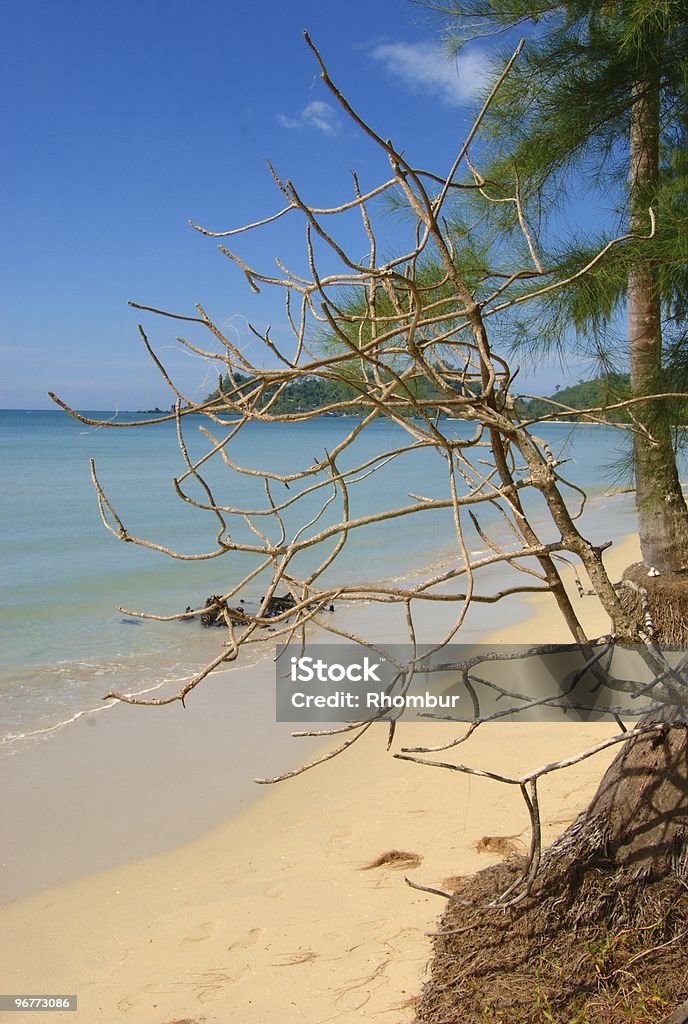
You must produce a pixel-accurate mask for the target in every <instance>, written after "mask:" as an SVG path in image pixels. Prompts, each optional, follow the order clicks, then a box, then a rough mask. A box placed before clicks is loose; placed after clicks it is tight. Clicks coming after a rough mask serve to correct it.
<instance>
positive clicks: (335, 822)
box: [0, 538, 637, 1024]
mask: <svg viewBox="0 0 688 1024" xmlns="http://www.w3.org/2000/svg"><path fill="white" fill-rule="evenodd" d="M605 560H606V562H607V564H608V565H610V566H612V567H613V568H612V569H611V572H612V576H613V578H616V576H617V575H618V572H619V571H620V569H621V568H622V567H623V566H625V565H626V564H628V563H629V562H632V561H634V560H637V540H636V539H634V538H626V539H624V540H623V541H622V542H621V543H620V544H618V545H617V544H615V545H614V548H613V549H612V550H611V552H608V553H607V557H606V559H605ZM566 574H567V577H568V581H569V583H571V573H570V570H568V569H567V571H566ZM572 590H573V592H574V595H575V588H573V587H572ZM575 602H576V604H575V607H576V609H577V611H579V612H580V613H581V617H582V618H583V619H584V620H586V625H588V628H591V629H592V631H593V632H595V631H597V632H599V633H602V632H605V630H606V628H607V626H606V624H605V622H604V621H603V620H601V618H600V614H599V607H596V605H597V602H596V599H594V598H582V599H578V598H577V596H575ZM519 605H520V606H521V607H523V606H524V605H525V607H526V608H527V610H528V613H529V617H527V618H526V619H525V620H522V619H520V618H519V621H518V623H516V624H513V623H509V624H508V625H507V624H506V623H505V624H504V626H503V627H501V628H499V630H498V633H497V634H496V635H493V636H492V637H491V638H484V639H485V640H487V639H490V640H491V642H493V643H494V642H504V643H508V642H513V641H514V640H515V639H518V640H520V641H523V639H524V636H525V637H527V640H528V642H538V641H542V640H556V639H559V638H560V636H561V637H563V631H562V628H561V625H560V624H559V622H558V617H557V613H556V608H555V607H554V601H553V599H552V598H551V597H550V596H549V595H546V596H542V595H536V596H534V597H529V598H527V599H526V600H525V601H522V602H519ZM596 626H597V628H595V627H596ZM557 634H559V635H557ZM218 690H219V698H220V699H222V698H224V705H225V710H226V711H227V713H229V712H230V711H234V710H235V709H234V708H231V709H229V708H227V707H226V705H227V704H228V703H229V702H228V701H227V699H226V695H224V694H223V693H222V687H221V684H218ZM199 696H200V693H199ZM216 696H218V695H217V694H216ZM253 696H255V695H254V694H253ZM270 699H271V697H270ZM204 701H205V702H207V706H206V713H207V714H208V715H209V716H210V718H211V719H212V718H213V716H215V717H217V708H218V704H217V702H216V701H215V702H214V701H213V700H212V699H211V697H210V696H208V697H207V698H205V699H204ZM199 703H200V701H199ZM127 710H128V711H130V712H133V713H134V717H132V718H131V721H130V723H128V724H127V730H126V732H127V734H128V732H129V728H130V726H131V728H132V729H137V728H138V729H140V730H141V731H142V738H143V740H144V747H145V730H146V729H147V728H148V727H149V725H150V721H149V717H148V716H149V715H152V714H160V712H161V710H165V709H155V710H153V709H145V708H144V709H142V708H135V709H127ZM107 717H108V718H113V717H114V716H107ZM175 717H176V721H175V722H173V718H175ZM185 719H186V721H185ZM169 721H170V722H172V723H173V725H174V727H173V728H172V727H170V729H169V731H168V732H167V733H166V735H167V742H170V743H173V742H177V743H180V744H182V743H183V738H184V737H185V736H187V737H188V732H186V730H187V727H188V725H189V721H188V718H187V716H186V715H185V716H184V717H183V718H180V717H178V716H172V717H170V718H169ZM137 723H139V724H138V725H137ZM225 723H226V720H224V721H222V720H221V721H219V722H216V727H217V729H218V733H219V734H221V732H222V729H223V728H225V727H226V726H225ZM166 728H167V727H166ZM285 728H289V727H285ZM605 730H606V732H605ZM86 731H87V732H90V733H91V734H93V733H97V732H98V731H99V730H95V729H90V730H86ZM440 731H443V732H444V734H445V735H447V736H449V735H454V734H455V732H456V726H450V725H447V724H446V723H432V724H430V725H425V724H418V725H416V724H408V725H401V726H400V727H399V729H398V733H399V736H398V737H397V739H396V740H395V746H394V749H395V750H398V749H399V747H400V746H401V745H406V744H414V743H417V742H419V741H420V742H430V743H434V742H439V741H440V736H441V732H440ZM610 731H612V732H613V731H615V730H614V728H613V727H610V726H609V725H607V724H604V723H597V724H593V725H583V726H575V727H567V726H563V725H562V726H561V727H556V728H553V727H552V726H551V725H548V724H546V723H536V724H526V723H522V724H518V725H516V724H509V725H496V724H493V725H492V726H490V727H489V729H486V730H485V731H484V732H480V733H479V734H476V736H475V737H474V739H472V740H471V743H470V744H469V745H468V746H467V747H466V748H464V749H465V756H466V757H470V758H471V759H473V760H471V761H470V762H469V763H474V764H476V766H478V765H480V764H482V765H485V764H487V763H489V764H490V766H494V767H497V768H498V770H499V769H500V768H501V769H502V770H504V771H517V770H522V769H523V767H524V766H527V765H528V764H531V763H535V764H539V763H542V762H543V761H545V760H552V759H555V758H559V757H561V756H563V754H564V753H566V751H567V750H568V747H569V746H570V747H571V752H573V751H574V750H577V749H579V748H581V745H586V744H587V742H589V741H590V740H592V739H593V738H595V739H596V738H599V737H600V736H601V735H606V734H609V732H610ZM385 739H386V731H385V729H384V726H382V725H381V726H376V727H374V728H372V729H371V730H369V732H368V734H367V735H366V737H365V738H364V739H363V740H361V741H360V742H359V743H357V744H356V745H355V747H354V749H353V750H351V751H348V752H347V753H346V754H344V755H343V756H342V757H338V758H335V759H333V760H331V761H329V762H328V763H326V764H324V765H322V766H320V767H319V768H316V769H314V770H313V771H310V772H307V773H305V774H303V775H300V776H298V777H297V778H295V779H292V780H289V781H287V782H284V783H282V784H280V785H278V786H276V787H272V788H270V789H269V790H268V791H267V792H264V793H262V794H261V795H260V798H259V799H257V800H252V801H250V803H249V801H248V800H246V801H245V802H244V803H243V804H242V805H241V806H239V807H238V808H236V809H235V810H234V811H233V812H230V813H231V815H232V816H230V817H229V818H227V817H226V816H225V820H224V822H223V824H221V825H219V826H217V827H214V828H212V830H211V831H206V833H205V834H204V835H202V836H201V838H199V839H194V840H193V841H191V842H184V843H183V844H182V845H177V846H174V847H173V848H171V849H168V850H167V851H166V852H162V853H157V854H155V855H153V856H149V857H145V858H144V859H131V860H130V862H129V863H126V864H119V865H118V866H115V867H111V868H109V869H108V870H105V871H101V872H100V873H98V874H91V875H88V876H84V875H83V873H82V875H81V876H79V875H77V876H76V877H75V878H74V880H73V881H71V882H69V883H67V884H63V885H60V886H53V887H50V888H49V889H47V890H46V891H44V892H38V893H35V894H34V895H32V896H28V897H26V898H22V899H18V900H16V901H15V902H13V903H10V904H7V905H6V906H4V907H1V908H0V917H1V918H2V922H3V924H4V926H5V928H4V934H5V935H6V937H7V938H6V942H7V948H6V949H5V950H4V951H3V960H4V963H5V969H6V987H7V988H8V989H9V990H12V991H16V992H21V991H26V992H31V991H33V992H35V991H37V986H38V987H40V988H41V990H42V991H45V992H48V991H52V992H67V991H69V992H70V993H71V992H76V993H77V995H78V996H79V1000H80V1001H79V1010H78V1011H77V1012H76V1014H75V1015H74V1018H71V1017H70V1020H71V1019H74V1020H75V1021H77V1022H78V1021H79V1020H80V1019H82V1020H83V1021H84V1022H85V1024H86V1022H88V1024H90V1022H91V1021H99V1020H102V1021H103V1022H109V1021H110V1020H113V1019H118V1018H119V1017H120V1016H123V1015H124V1016H125V1017H128V1019H130V1020H132V1021H135V1022H136V1024H139V1022H140V1024H172V1022H173V1021H177V1022H178V1021H180V1020H182V1019H183V1020H184V1021H189V1022H190V1024H201V1022H203V1024H213V1022H217V1024H220V1022H223V1024H224V1022H225V1021H226V1020H227V1019H230V1017H231V1018H233V1017H234V1016H235V1015H236V1016H237V1017H238V1019H241V1020H242V1024H259V1022H260V1024H263V1022H265V1024H272V1022H274V1024H278V1022H279V1024H291V1022H292V1021H293V1022H294V1024H296V1022H297V1021H299V1022H300V1021H308V1022H309V1024H311V1022H316V1021H317V1022H321V1024H325V1022H326V1021H328V1022H329V1021H336V1020H342V1021H346V1020H347V1019H349V1018H350V1016H351V1014H353V1013H356V1014H357V1016H367V1017H370V1018H374V1017H376V1016H379V1017H380V1020H382V1021H387V1020H389V1021H393V1022H394V1024H398V1022H405V1021H408V1020H410V1019H411V1016H412V1002H411V1001H412V1000H413V998H414V997H415V996H417V995H418V993H419V991H420V986H421V984H422V972H423V968H424V965H425V963H426V961H427V959H428V957H429V955H430V945H429V939H428V938H427V937H426V936H425V932H426V931H431V930H433V929H434V926H435V924H436V921H437V918H438V917H439V914H440V913H441V910H442V902H441V901H440V900H438V898H437V897H434V896H430V895H428V894H425V893H420V892H418V891H414V890H411V889H409V888H408V887H407V886H406V885H405V884H404V881H403V878H404V875H405V874H408V875H409V877H411V878H413V879H414V880H415V881H418V882H420V883H421V884H425V885H435V886H437V885H439V886H442V885H449V884H451V878H452V876H456V875H457V874H461V875H467V874H470V873H473V872H474V871H476V870H479V869H480V868H481V867H485V866H487V865H488V864H490V863H494V862H495V861H496V860H498V859H500V857H499V855H498V854H496V853H492V852H490V844H489V843H488V844H487V849H485V844H483V852H480V851H479V849H478V848H477V847H479V846H480V844H481V840H484V839H485V838H490V837H492V838H494V837H501V838H502V839H505V838H506V839H508V840H509V841H510V842H512V843H514V844H515V845H516V848H520V847H521V846H522V844H523V841H524V836H525V829H526V827H527V821H526V815H525V813H524V812H523V811H522V809H521V806H520V803H519V801H518V799H517V798H515V797H514V794H513V793H504V792H502V790H504V789H506V787H500V786H498V785H497V784H495V783H492V782H491V781H490V780H485V779H477V778H467V777H464V776H460V777H458V778H457V777H455V776H454V775H453V773H443V772H439V771H436V770H433V769H423V768H421V767H419V766H416V765H411V764H409V763H407V762H400V761H396V760H394V759H393V758H392V757H390V756H389V755H388V754H386V752H385V749H384V748H385ZM474 740H475V742H474ZM329 742H331V741H329ZM318 743H319V744H320V749H323V741H322V740H319V741H318ZM301 744H303V741H301ZM97 746H98V745H97V744H94V748H97ZM130 749H131V744H126V745H125V747H124V749H123V755H122V756H131V754H130ZM267 749H269V748H267V747H266V748H265V749H264V750H263V751H261V752H260V753H259V756H260V759H261V761H262V766H261V771H260V774H266V772H265V770H264V769H265V760H266V751H267ZM309 752H311V753H312V748H310V747H309V748H308V749H306V748H305V746H303V745H299V746H298V757H299V759H301V760H302V759H303V758H304V757H307V756H308V754H309ZM186 754H187V755H188V764H190V765H193V763H194V751H193V748H191V749H188V744H187V750H186ZM292 755H294V757H295V756H296V750H294V749H293V747H292V750H291V751H290V752H289V755H288V756H289V758H290V759H291V758H292ZM610 757H611V755H606V756H603V755H598V756H596V757H595V758H594V759H593V760H591V761H589V762H586V763H585V764H583V765H581V766H580V767H579V768H577V769H576V770H574V772H572V773H555V776H554V777H552V778H551V779H550V780H549V781H548V785H547V787H545V789H544V791H543V808H544V815H543V817H544V823H545V835H546V839H547V840H548V841H549V840H551V839H553V838H554V836H555V835H556V834H557V833H558V832H560V831H561V830H562V828H563V827H564V826H565V825H566V824H567V823H568V822H569V821H570V820H572V819H573V817H575V814H576V813H577V812H578V810H579V809H580V808H581V806H582V805H584V803H585V802H586V800H587V799H588V798H589V797H590V796H591V795H592V793H593V792H594V789H595V787H596V783H597V780H598V778H599V776H600V774H601V772H602V770H603V768H604V766H605V764H606V761H607V760H608V759H609V758H610ZM519 766H520V769H519ZM285 767H286V765H285ZM73 768H74V771H75V773H76V774H77V777H78V773H79V772H81V773H83V772H84V771H86V770H87V767H85V766H84V764H83V762H78V759H77V763H75V764H74V766H73ZM215 775H216V777H215V778H212V777H210V778H209V777H208V776H207V775H206V776H205V777H204V779H202V780H200V779H196V780H195V781H196V784H201V782H202V784H203V785H205V786H210V785H216V786H217V785H218V783H219V785H220V789H221V781H222V780H221V776H222V766H221V765H220V764H219V763H218V765H217V771H216V773H215ZM559 776H561V778H559ZM190 781H193V779H192V780H189V779H187V780H186V782H187V783H189V782H190ZM146 782H148V784H149V787H150V788H153V780H146V779H145V778H144V779H141V785H142V787H143V792H145V785H146ZM166 782H167V783H168V789H169V792H170V795H171V801H170V804H171V806H172V807H173V808H174V807H175V806H176V807H177V813H178V815H179V816H181V817H184V818H185V819H186V817H187V815H188V813H189V812H190V811H191V810H193V808H192V807H191V806H190V804H189V799H190V797H189V793H190V792H191V789H186V790H184V788H183V787H184V779H183V773H181V774H180V776H179V778H177V779H175V780H165V779H158V783H159V784H160V785H162V787H163V791H165V783H166ZM169 784H171V789H170V788H169ZM175 786H178V787H180V788H179V789H177V790H175ZM108 788H109V789H110V790H114V791H116V789H117V780H116V779H110V780H109V787H108ZM101 795H102V794H101ZM137 795H140V794H132V795H131V800H130V806H129V808H128V809H127V799H126V794H120V796H121V797H123V800H122V805H121V811H120V812H118V813H121V814H123V815H125V817H123V818H120V819H119V821H120V823H121V822H122V821H125V820H126V821H127V824H128V825H129V824H132V825H133V826H134V830H135V822H132V821H131V818H132V816H134V817H135V815H133V804H132V801H133V799H134V796H137ZM220 799H223V796H222V794H220ZM113 813H114V811H113ZM127 815H128V816H129V820H127ZM85 824H86V826H87V825H88V822H86V823H85ZM113 824H114V825H115V826H116V825H117V820H116V819H115V820H114V822H113ZM24 838H26V837H24ZM103 838H104V840H105V843H106V844H107V838H108V837H107V836H105V837H103ZM47 839H49V837H46V836H44V837H43V843H44V844H45V843H46V840H47ZM48 848H49V843H48ZM44 849H45V846H44ZM390 850H401V851H407V852H409V853H411V854H414V855H415V856H416V857H418V858H420V860H419V861H418V862H417V863H416V865H415V866H413V864H412V862H411V863H407V864H406V866H405V867H404V869H403V870H397V869H395V868H394V867H392V866H389V865H383V866H380V867H377V868H369V869H368V870H364V867H365V866H366V865H369V864H371V863H372V862H373V861H374V860H375V859H376V858H379V857H381V856H382V855H384V854H385V853H386V852H388V851H390ZM39 852H40V851H39ZM42 856H43V857H44V858H45V852H43V853H42ZM7 1019H8V1022H11V1021H12V1020H13V1019H16V1020H17V1021H23V1020H24V1016H22V1017H19V1014H12V1013H10V1014H9V1015H8V1017H7Z"/></svg>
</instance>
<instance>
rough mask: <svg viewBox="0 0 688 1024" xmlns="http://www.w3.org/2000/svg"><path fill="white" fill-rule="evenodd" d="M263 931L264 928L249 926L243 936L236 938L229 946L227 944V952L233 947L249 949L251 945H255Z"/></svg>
mask: <svg viewBox="0 0 688 1024" xmlns="http://www.w3.org/2000/svg"><path fill="white" fill-rule="evenodd" d="M264 933H265V929H264V928H251V930H250V932H248V934H247V935H246V937H245V938H243V939H237V940H236V942H233V943H232V945H231V946H227V952H228V953H229V952H231V951H232V950H233V949H250V948H251V946H255V944H256V943H257V942H259V941H260V939H261V938H262V936H263V934H264Z"/></svg>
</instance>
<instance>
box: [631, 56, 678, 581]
mask: <svg viewBox="0 0 688 1024" xmlns="http://www.w3.org/2000/svg"><path fill="white" fill-rule="evenodd" d="M633 92H634V96H633V107H632V110H631V129H630V178H629V186H630V227H631V231H633V232H636V233H638V234H644V233H647V225H648V205H650V204H651V202H652V199H653V196H654V193H655V190H656V187H657V182H658V179H659V80H658V76H657V75H655V74H654V73H647V74H646V75H644V76H642V77H640V78H639V79H638V80H637V81H636V83H635V85H634V87H633ZM628 344H629V360H630V374H631V387H632V390H633V394H634V395H639V396H640V395H652V394H656V393H657V392H658V391H661V390H665V389H664V388H663V386H662V320H661V301H660V289H659V271H658V268H657V267H656V266H655V265H654V264H653V263H652V262H650V261H649V260H639V261H638V262H637V263H636V264H635V265H634V266H633V267H632V268H631V270H630V271H629V278H628ZM661 406H662V403H661V402H647V403H645V402H643V403H640V404H638V405H637V406H636V413H635V415H636V416H637V419H638V422H639V425H640V428H641V429H640V430H636V432H635V433H634V435H633V456H634V463H635V485H636V506H637V509H638V521H639V522H638V525H639V534H640V546H641V550H642V554H643V561H644V562H645V564H646V565H648V566H654V567H655V568H656V569H658V570H659V571H660V572H671V571H674V570H678V569H683V568H686V567H687V566H688V509H687V508H686V502H685V499H684V497H683V491H682V489H681V484H680V481H679V477H678V469H677V466H676V455H675V451H674V446H673V443H672V436H671V424H670V423H669V421H668V419H667V417H666V415H662V408H661Z"/></svg>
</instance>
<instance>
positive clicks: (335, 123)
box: [277, 100, 339, 135]
mask: <svg viewBox="0 0 688 1024" xmlns="http://www.w3.org/2000/svg"><path fill="white" fill-rule="evenodd" d="M277 120H278V122H279V123H280V124H281V125H282V127H283V128H317V129H318V131H321V132H322V133H323V134H324V135H336V134H337V132H338V131H339V118H338V117H337V111H336V110H335V108H334V107H333V106H331V104H329V103H325V101H324V100H313V101H312V102H311V103H309V104H308V105H307V106H306V107H304V108H303V110H302V111H301V113H300V114H299V115H298V116H297V117H287V115H286V114H278V115H277Z"/></svg>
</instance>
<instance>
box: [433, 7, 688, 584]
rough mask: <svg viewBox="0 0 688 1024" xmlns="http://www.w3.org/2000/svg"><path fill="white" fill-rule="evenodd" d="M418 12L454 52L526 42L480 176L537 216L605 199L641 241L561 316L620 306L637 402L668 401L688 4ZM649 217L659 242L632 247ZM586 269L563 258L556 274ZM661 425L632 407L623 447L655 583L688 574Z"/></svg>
mask: <svg viewBox="0 0 688 1024" xmlns="http://www.w3.org/2000/svg"><path fill="white" fill-rule="evenodd" d="M429 6H432V7H433V8H434V9H435V10H440V11H441V12H442V13H443V14H444V15H446V16H448V21H447V24H448V31H449V34H450V36H451V37H452V39H453V43H454V45H460V44H461V43H462V42H464V41H466V40H468V39H471V38H475V37H478V36H484V35H486V34H491V33H494V34H497V33H503V32H507V33H508V31H509V30H518V31H519V32H523V31H524V29H525V31H526V33H527V37H528V39H527V45H526V48H525V50H524V54H523V56H522V59H521V60H520V62H519V63H517V65H516V66H515V68H514V70H513V72H512V74H511V76H510V78H509V79H508V81H507V82H506V83H505V86H504V88H503V89H502V91H501V92H500V95H499V97H498V102H497V103H496V104H495V106H494V110H493V115H492V121H491V125H490V130H491V134H492V136H493V138H494V139H496V140H499V145H498V149H499V151H500V153H499V156H497V157H496V158H495V159H494V161H493V164H492V166H491V167H490V168H489V170H488V171H487V175H486V176H487V177H488V178H489V179H490V180H492V181H496V182H500V181H504V180H506V179H508V178H511V179H512V180H513V177H514V175H517V176H518V180H519V183H520V187H521V189H522V195H523V199H524V203H525V204H530V205H531V208H532V207H533V205H534V204H535V203H537V204H538V210H539V211H542V210H543V209H545V210H547V209H549V210H552V209H555V208H560V207H561V204H562V203H564V204H565V202H566V195H567V185H570V184H571V182H572V180H573V177H572V176H574V175H576V174H578V175H581V174H582V175H587V176H588V177H589V178H593V179H594V182H595V186H596V187H597V188H602V187H604V188H605V189H607V190H613V191H615V194H616V197H617V200H619V201H620V212H621V215H622V220H623V221H625V225H624V227H625V229H626V230H628V231H629V232H630V233H632V234H633V235H637V236H638V241H637V242H634V243H632V244H631V245H629V246H627V247H626V249H625V250H624V251H623V252H622V253H621V254H620V255H619V254H618V253H614V254H613V255H611V256H610V258H609V259H608V260H607V261H606V262H605V263H604V264H602V265H601V266H600V267H599V268H598V272H597V274H596V275H595V276H594V277H593V278H592V279H591V278H588V279H587V280H586V281H585V282H584V283H582V286H581V288H580V289H578V290H577V289H573V290H572V291H571V292H570V293H569V295H568V296H567V297H566V299H565V303H566V304H567V306H565V311H566V313H568V314H569V318H570V321H572V322H573V323H574V325H575V326H576V327H577V328H579V329H580V330H582V331H586V330H587V331H589V330H590V329H591V327H592V326H597V327H599V326H600V325H601V324H609V322H610V321H611V320H612V319H613V318H614V316H615V315H618V311H619V309H620V307H621V306H622V305H623V304H624V303H625V304H626V309H627V320H628V333H627V340H628V368H629V370H630V376H631V387H632V392H633V394H634V396H635V397H637V398H640V399H642V397H643V396H646V395H647V396H650V395H655V394H660V393H662V392H665V391H677V390H679V388H680V387H681V386H682V385H683V380H682V378H683V377H684V376H685V374H684V372H683V367H684V366H685V362H686V360H685V331H684V330H683V328H684V326H685V321H686V308H685V307H686V295H687V294H688V289H687V287H686V285H687V281H688V275H687V271H686V267H687V265H688V263H687V258H688V220H687V219H686V215H685V196H686V180H687V178H686V159H685V157H686V144H685V143H686V127H687V122H686V111H687V109H688V104H687V100H688V4H686V3H685V2H683V0H619V2H608V0H592V2H590V0H588V2H572V3H548V2H545V0H452V2H450V3H449V4H444V5H441V6H439V5H437V4H435V3H430V4H429ZM650 207H652V208H653V211H654V214H655V216H656V219H657V226H656V231H655V234H654V237H652V238H644V239H643V236H647V235H648V234H649V233H650V230H649V228H650V215H649V209H650ZM598 241H599V240H597V239H596V240H595V241H594V242H591V245H590V249H592V245H595V244H598ZM590 249H589V250H588V251H590ZM585 256H586V252H585V251H579V252H578V253H575V252H569V253H567V254H563V255H562V254H560V266H561V267H562V271H563V269H564V268H565V269H566V270H569V269H570V266H571V264H572V263H573V264H575V262H576V259H578V260H579V261H580V260H583V259H584V258H585ZM557 313H558V315H559V317H561V315H562V309H561V308H560V309H559V310H558V311H557ZM671 413H672V406H671V404H670V403H666V402H662V401H659V400H655V401H647V402H639V404H638V405H637V407H636V409H635V416H636V419H637V426H638V429H636V431H635V432H634V434H633V455H634V467H635V480H636V502H637V508H638V516H639V533H640V540H641V547H642V552H643V558H644V561H645V563H646V564H647V565H648V566H650V565H652V566H655V567H656V568H657V569H659V570H660V571H662V572H667V571H671V570H676V569H682V568H685V567H687V566H688V509H687V508H686V502H685V500H684V497H683V492H682V489H681V486H680V482H679V476H678V471H677V466H676V455H675V447H674V443H673V436H672V423H671Z"/></svg>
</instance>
